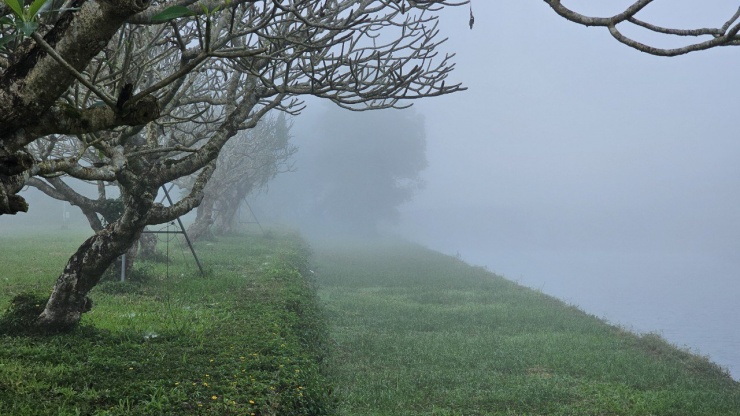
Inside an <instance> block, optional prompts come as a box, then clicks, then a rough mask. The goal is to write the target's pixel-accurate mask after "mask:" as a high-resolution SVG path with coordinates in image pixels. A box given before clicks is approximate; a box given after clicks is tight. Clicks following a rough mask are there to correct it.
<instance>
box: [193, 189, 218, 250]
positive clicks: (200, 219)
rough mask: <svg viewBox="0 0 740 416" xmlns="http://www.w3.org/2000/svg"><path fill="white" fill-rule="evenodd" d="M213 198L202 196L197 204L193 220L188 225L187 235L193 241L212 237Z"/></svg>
mask: <svg viewBox="0 0 740 416" xmlns="http://www.w3.org/2000/svg"><path fill="white" fill-rule="evenodd" d="M213 204H214V200H213V198H209V197H206V198H203V201H202V202H201V203H200V205H199V206H198V209H197V210H196V215H195V221H194V222H193V224H192V225H191V226H190V227H188V237H189V238H190V239H191V240H193V241H198V240H203V239H205V238H208V237H212V234H211V224H213Z"/></svg>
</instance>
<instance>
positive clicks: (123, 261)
mask: <svg viewBox="0 0 740 416" xmlns="http://www.w3.org/2000/svg"><path fill="white" fill-rule="evenodd" d="M172 186H174V185H171V186H170V190H171V189H172ZM162 190H163V191H164V196H165V198H166V199H167V202H169V204H170V206H172V205H174V203H173V202H172V198H171V197H170V193H169V191H168V190H167V187H165V186H162ZM165 198H162V200H163V201H164V199H165ZM250 210H251V208H250ZM177 225H178V227H180V230H179V231H169V230H168V231H147V230H144V231H143V232H142V233H145V234H182V235H183V236H184V237H185V241H186V242H187V243H188V247H189V248H190V252H191V253H193V258H194V259H195V264H197V265H198V270H200V275H201V276H205V275H206V273H205V272H204V271H203V266H201V264H200V260H198V255H197V254H196V253H195V248H194V247H193V243H192V242H191V241H190V237H188V233H187V231H185V225H183V223H182V220H181V219H180V217H177ZM261 228H262V227H260V229H261ZM167 261H168V262H169V253H168V256H167ZM125 280H126V254H123V255H122V256H121V281H122V282H123V281H125Z"/></svg>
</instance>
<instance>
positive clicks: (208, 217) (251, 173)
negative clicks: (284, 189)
mask: <svg viewBox="0 0 740 416" xmlns="http://www.w3.org/2000/svg"><path fill="white" fill-rule="evenodd" d="M290 128H291V124H290V123H289V122H288V120H287V118H286V116H285V113H279V114H278V115H277V116H275V115H272V116H271V117H265V118H263V119H262V120H260V122H259V123H258V124H257V126H256V127H255V128H254V129H252V130H249V131H248V132H242V133H241V134H239V135H237V136H236V137H234V138H233V139H232V140H231V141H229V143H228V144H227V145H226V146H224V149H223V150H222V151H221V154H220V155H219V157H218V162H217V165H216V170H215V171H214V172H213V175H212V176H211V179H210V180H209V181H208V184H207V185H206V188H205V190H204V191H203V193H204V196H203V201H202V202H201V203H200V205H198V209H197V215H196V219H195V222H194V223H193V224H192V225H191V226H190V228H189V229H188V234H189V235H190V238H191V239H193V240H198V239H201V238H203V237H206V236H209V235H211V233H213V234H216V235H223V234H227V233H230V232H232V231H233V230H234V227H235V226H236V221H237V213H238V212H239V208H240V207H241V206H242V204H244V203H245V200H246V197H247V196H248V195H250V194H251V193H252V192H256V191H259V190H260V189H263V188H264V187H265V186H267V183H268V182H269V181H270V180H271V179H272V178H274V177H275V175H277V174H279V173H281V172H287V171H288V170H290V167H291V157H292V156H293V155H294V154H295V152H296V150H297V148H296V147H295V146H293V145H291V144H290V137H291V136H290ZM195 179H196V178H195V177H191V178H189V180H187V181H183V182H184V183H186V184H187V185H185V186H184V188H186V189H188V188H189V187H190V186H192V183H193V182H194V180H195Z"/></svg>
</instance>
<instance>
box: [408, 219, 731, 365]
mask: <svg viewBox="0 0 740 416" xmlns="http://www.w3.org/2000/svg"><path fill="white" fill-rule="evenodd" d="M434 214H435V215H429V214H427V213H424V212H421V213H420V212H415V213H413V215H408V216H406V217H405V218H404V219H403V221H402V225H401V226H400V231H401V233H402V234H403V235H405V236H407V237H408V238H411V239H413V240H415V241H418V242H420V243H422V244H425V245H427V246H428V247H430V248H433V249H435V250H438V251H441V252H443V253H447V254H451V255H459V256H460V257H461V258H462V259H463V260H465V261H467V262H468V263H471V264H474V265H479V266H485V267H487V268H488V269H489V270H491V271H493V272H496V273H497V274H500V275H503V276H505V277H506V278H508V279H510V280H514V281H516V282H518V283H520V284H522V285H525V286H529V287H531V288H534V289H537V290H541V291H542V292H544V293H547V294H549V295H552V296H555V297H557V298H559V299H562V300H564V301H566V302H568V303H570V304H573V305H576V306H578V307H579V308H580V309H582V310H584V311H586V312H588V313H590V314H593V315H596V316H598V317H600V318H604V319H606V320H607V321H609V322H611V323H613V324H618V325H621V326H624V327H626V328H628V329H631V330H632V331H634V332H638V333H644V332H655V333H658V334H660V335H662V336H663V337H664V338H665V339H667V340H668V341H670V342H671V343H673V344H675V345H678V346H681V347H684V348H687V349H689V350H691V351H693V352H695V353H698V354H702V355H705V356H709V357H710V358H711V360H712V361H714V362H716V363H717V364H719V365H721V366H722V367H724V368H726V369H728V370H729V371H730V374H732V376H733V377H734V378H735V379H736V380H740V253H738V254H735V253H733V251H734V250H733V247H732V244H727V245H724V246H722V245H720V246H719V249H717V247H716V246H715V249H714V250H710V249H709V248H707V249H706V252H703V253H702V252H701V250H697V249H691V250H686V249H677V248H676V247H680V245H678V244H675V245H673V247H674V248H673V249H672V250H671V249H655V247H648V245H646V244H642V247H641V248H640V249H638V248H630V246H629V245H628V244H624V245H623V246H622V247H614V246H612V247H610V248H609V249H599V247H604V246H606V247H609V244H608V243H609V240H608V238H606V237H605V238H604V239H603V241H599V240H598V239H594V242H595V244H593V245H592V246H587V245H580V246H578V247H576V246H573V247H570V248H558V247H555V248H553V247H545V248H543V247H542V246H543V245H542V244H537V243H538V241H534V242H533V240H527V241H523V240H521V239H520V237H521V235H522V233H521V232H520V231H519V230H513V231H511V232H509V230H507V229H506V227H498V228H495V227H491V226H490V225H486V223H485V221H474V220H475V219H480V218H481V216H476V215H471V216H470V218H472V219H468V218H460V217H459V218H454V217H453V216H452V215H446V216H445V215H439V214H437V213H434ZM481 224H482V226H481ZM545 237H546V238H541V239H540V241H549V240H550V238H549V236H545ZM517 238H519V240H517ZM639 243H640V241H639V240H633V244H639ZM668 246H669V244H666V247H668ZM538 247H539V248H538ZM625 247H627V248H625ZM632 247H634V245H633V246H632ZM718 250H724V253H720V252H718Z"/></svg>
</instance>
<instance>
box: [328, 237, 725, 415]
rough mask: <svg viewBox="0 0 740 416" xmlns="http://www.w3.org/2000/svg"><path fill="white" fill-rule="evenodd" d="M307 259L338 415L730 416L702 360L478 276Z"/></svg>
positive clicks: (373, 260) (439, 263)
mask: <svg viewBox="0 0 740 416" xmlns="http://www.w3.org/2000/svg"><path fill="white" fill-rule="evenodd" d="M315 251H316V253H317V256H316V259H315V261H316V267H317V270H318V273H319V276H320V277H319V284H320V292H319V293H320V297H321V299H322V301H323V303H324V305H325V307H326V308H327V309H328V313H329V323H330V331H331V335H332V337H333V338H334V339H335V341H336V343H337V347H336V353H335V354H334V355H333V357H334V358H333V360H332V365H333V367H334V368H335V377H336V383H337V385H338V386H339V387H338V392H337V395H338V396H339V398H340V410H341V414H344V415H352V416H356V415H358V416H359V415H666V416H680V415H707V416H718V415H740V385H739V384H738V383H737V382H734V381H732V380H731V379H730V378H729V377H728V376H727V374H726V373H725V372H723V371H722V370H721V369H719V368H718V367H717V366H715V365H714V364H712V363H710V362H708V361H707V360H705V359H703V358H701V357H697V356H694V355H691V354H689V353H687V352H684V351H681V350H678V349H676V348H674V347H672V346H670V345H668V344H666V343H665V342H664V341H663V340H661V339H660V338H659V337H657V336H655V335H646V336H642V337H638V336H636V335H633V334H631V333H628V332H626V331H623V330H621V329H619V328H616V327H614V326H610V325H607V324H605V323H603V322H602V321H600V320H598V319H596V318H595V317H593V316H589V315H587V314H585V313H582V312H581V311H579V310H577V309H576V308H574V307H570V306H568V305H565V304H564V303H562V302H560V301H558V300H556V299H553V298H551V297H548V296H545V295H543V294H541V293H538V292H535V291H532V290H529V289H526V288H523V287H521V286H518V285H516V284H514V283H512V282H510V281H507V280H504V279H502V278H499V277H497V276H495V275H493V274H491V273H488V272H487V271H485V270H484V269H482V268H476V267H471V266H468V265H466V264H464V263H462V262H460V261H458V260H456V259H454V258H451V257H448V256H444V255H442V254H439V253H436V252H433V251H430V250H426V249H423V248H421V247H418V246H415V245H411V244H405V243H392V244H385V245H375V246H372V245H366V246H362V245H354V246H348V245H346V244H345V245H341V246H340V245H335V246H325V247H315ZM728 318H729V317H728Z"/></svg>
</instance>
